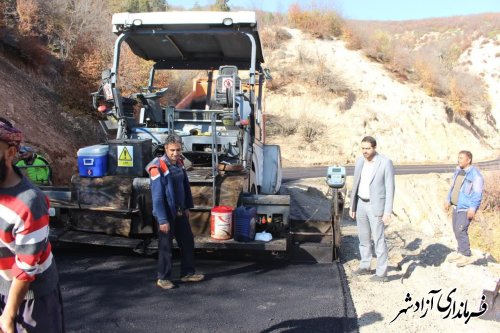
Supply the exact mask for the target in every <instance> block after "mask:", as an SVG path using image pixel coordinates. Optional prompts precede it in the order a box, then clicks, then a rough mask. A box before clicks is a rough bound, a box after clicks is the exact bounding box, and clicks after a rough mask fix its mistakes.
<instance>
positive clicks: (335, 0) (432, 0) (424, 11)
mask: <svg viewBox="0 0 500 333" xmlns="http://www.w3.org/2000/svg"><path fill="white" fill-rule="evenodd" d="M168 3H169V4H170V5H173V6H183V7H184V8H186V9H190V8H191V7H192V6H193V5H194V4H195V3H198V4H199V5H201V6H204V5H210V4H213V3H215V0H168ZM292 3H299V4H300V6H301V7H303V8H310V7H311V5H316V6H317V7H320V8H325V7H327V8H334V9H335V10H336V11H337V12H338V13H339V14H340V15H341V16H343V17H344V18H347V19H359V20H411V19H421V18H429V17H446V16H457V15H468V14H478V13H486V12H500V0H410V1H404V0H302V1H300V0H299V1H297V0H229V2H228V5H229V7H233V8H234V7H236V6H238V7H244V8H246V9H250V10H251V9H262V10H265V11H270V12H277V11H280V12H286V11H287V10H288V7H289V6H290V4H292Z"/></svg>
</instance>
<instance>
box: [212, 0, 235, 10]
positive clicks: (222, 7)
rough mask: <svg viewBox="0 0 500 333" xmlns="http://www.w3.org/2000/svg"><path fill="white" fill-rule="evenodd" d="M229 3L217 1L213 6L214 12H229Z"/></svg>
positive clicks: (222, 0)
mask: <svg viewBox="0 0 500 333" xmlns="http://www.w3.org/2000/svg"><path fill="white" fill-rule="evenodd" d="M228 2H229V0H215V3H214V4H213V5H212V10H215V11H221V12H229V11H230V10H231V8H229V6H228V5H227V3H228Z"/></svg>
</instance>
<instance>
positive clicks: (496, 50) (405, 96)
mask: <svg viewBox="0 0 500 333" xmlns="http://www.w3.org/2000/svg"><path fill="white" fill-rule="evenodd" d="M286 31H288V33H289V34H290V36H291V38H290V39H288V40H287V41H285V42H284V43H282V44H281V46H280V47H279V48H277V49H275V50H273V51H272V52H270V53H268V54H267V58H268V63H269V66H270V67H271V68H272V69H273V70H274V72H275V76H276V77H277V80H275V81H277V82H275V83H274V87H273V84H271V85H270V87H271V88H272V90H273V91H271V92H270V93H269V94H268V97H267V107H266V111H267V113H268V119H269V128H270V129H271V132H272V133H273V134H274V135H272V136H271V137H270V141H271V142H273V143H278V144H280V145H281V146H282V153H283V158H284V164H285V165H299V164H300V165H308V164H320V165H321V164H333V163H342V164H344V163H352V162H353V161H354V160H355V158H356V156H358V155H359V153H360V152H359V141H360V140H361V138H362V137H363V136H364V135H373V136H374V137H376V139H377V140H378V142H379V150H380V151H381V152H383V153H384V154H387V155H388V156H390V157H391V158H392V159H393V160H394V161H396V162H397V163H411V162H453V161H455V159H456V154H457V152H458V151H460V150H462V149H467V150H470V151H472V152H473V153H474V156H475V157H476V160H485V159H490V158H495V157H497V156H498V153H499V151H500V136H499V135H498V128H499V126H500V105H499V103H498V90H499V87H500V77H499V76H498V75H497V73H498V70H499V68H500V57H499V54H500V45H499V43H498V40H499V39H500V36H498V35H497V36H496V37H494V38H493V39H491V40H488V41H487V42H485V41H484V40H478V41H477V42H474V43H473V44H472V45H471V47H470V50H468V51H467V52H466V53H464V54H463V61H462V63H463V66H466V67H467V70H470V71H476V72H478V74H479V73H481V74H480V76H482V77H484V78H485V79H487V83H488V92H489V95H490V96H485V98H489V99H490V100H491V105H492V109H491V111H490V110H479V111H478V112H476V113H475V114H474V119H472V121H468V120H467V119H462V118H460V117H457V116H454V115H453V113H452V112H450V110H449V107H448V106H447V104H446V102H445V101H444V100H442V99H441V98H438V97H430V96H428V95H427V94H426V93H425V91H424V89H422V88H421V87H419V86H418V85H416V84H412V83H407V82H402V81H401V80H400V79H399V78H398V77H397V76H395V75H393V74H392V73H390V72H388V71H387V70H386V69H385V68H384V67H383V66H382V65H381V64H379V63H377V62H374V61H373V60H371V59H369V58H368V57H366V56H365V54H364V53H362V52H361V51H352V50H349V49H347V48H346V46H345V43H344V42H343V41H341V40H330V41H328V40H318V39H314V38H311V37H309V36H308V35H306V34H304V33H302V32H301V31H299V30H293V29H287V30H286ZM485 45H486V46H485ZM332 91H335V92H336V93H332ZM339 92H340V94H339Z"/></svg>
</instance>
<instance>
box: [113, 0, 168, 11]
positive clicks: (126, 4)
mask: <svg viewBox="0 0 500 333" xmlns="http://www.w3.org/2000/svg"><path fill="white" fill-rule="evenodd" d="M110 6H111V9H112V11H113V12H132V13H140V12H161V11H165V10H168V8H169V5H168V2H167V1H165V0H111V2H110Z"/></svg>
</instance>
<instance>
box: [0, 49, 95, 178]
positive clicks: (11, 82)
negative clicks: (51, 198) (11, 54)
mask: <svg viewBox="0 0 500 333" xmlns="http://www.w3.org/2000/svg"><path fill="white" fill-rule="evenodd" d="M29 72H31V71H30V70H29V69H27V68H23V67H22V66H19V65H13V64H12V63H11V62H10V61H9V60H8V59H6V58H5V57H3V56H2V54H1V53H0V82H2V84H1V85H0V100H1V101H2V103H0V115H1V116H3V117H6V118H8V119H10V120H12V121H13V122H14V123H15V126H17V127H19V128H20V129H21V130H22V131H23V132H24V134H25V144H27V145H29V146H32V147H33V148H35V150H36V151H38V152H40V153H42V154H43V155H44V156H45V157H46V158H47V159H48V160H49V161H50V162H51V164H52V166H53V170H54V183H55V184H59V185H62V184H66V183H68V182H69V180H70V179H71V175H72V174H74V173H76V172H77V156H76V152H77V150H78V149H79V148H81V147H83V146H86V145H90V144H95V143H98V142H101V141H102V140H104V138H103V135H102V131H101V130H100V127H99V125H98V124H97V122H96V121H93V120H91V117H84V116H79V117H75V116H72V115H70V114H68V113H65V112H64V111H63V109H62V107H61V105H60V104H59V98H58V96H57V94H56V93H55V92H53V91H51V90H50V88H49V87H48V85H47V84H45V83H44V82H50V80H51V78H50V77H44V76H40V75H38V74H35V73H33V74H28V73H29ZM89 100H90V96H89Z"/></svg>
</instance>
